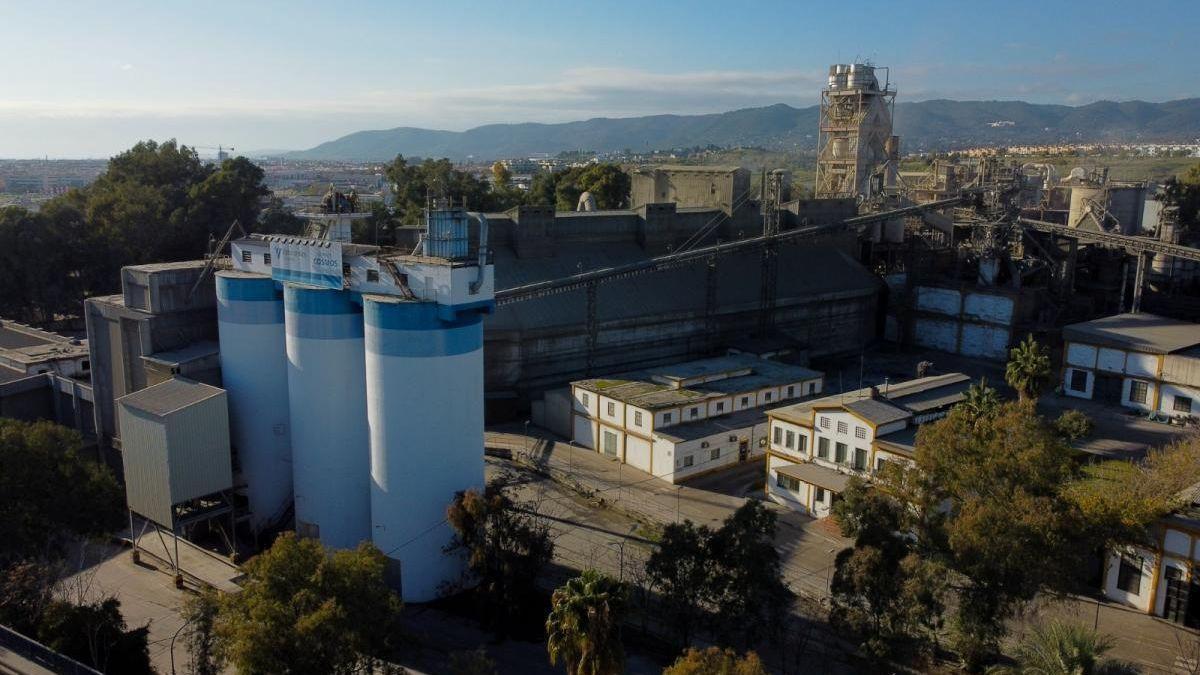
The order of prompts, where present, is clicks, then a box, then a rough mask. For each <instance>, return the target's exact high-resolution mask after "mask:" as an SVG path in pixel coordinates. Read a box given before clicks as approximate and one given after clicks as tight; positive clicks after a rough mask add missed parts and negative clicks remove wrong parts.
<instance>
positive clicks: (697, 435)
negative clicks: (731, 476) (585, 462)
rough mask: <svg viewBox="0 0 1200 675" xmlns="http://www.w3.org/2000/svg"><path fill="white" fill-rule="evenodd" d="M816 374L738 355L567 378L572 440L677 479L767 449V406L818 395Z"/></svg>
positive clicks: (819, 387)
mask: <svg viewBox="0 0 1200 675" xmlns="http://www.w3.org/2000/svg"><path fill="white" fill-rule="evenodd" d="M823 384H824V378H823V376H822V374H821V373H819V372H817V371H814V370H810V369H808V368H804V367H801V366H794V365H789V364H785V363H780V362H778V361H771V360H768V359H761V358H758V357H755V356H750V355H745V354H738V355H731V356H723V357H718V358H712V359H704V360H700V361H690V362H687V363H681V364H677V365H672V366H662V367H658V368H650V369H647V370H642V371H637V372H633V373H626V374H623V375H618V376H614V377H609V378H593V379H588V380H579V381H576V382H572V383H571V407H572V412H571V424H572V426H571V430H572V439H573V440H574V441H575V442H576V443H578V444H579V445H582V446H583V447H586V448H591V449H593V450H596V451H597V452H601V453H603V454H605V455H608V456H609V457H613V458H615V459H619V460H620V461H622V462H624V463H626V464H629V465H630V466H633V467H634V468H637V469H639V470H641V471H645V472H646V473H649V474H651V475H654V476H657V477H659V478H662V479H664V480H666V481H668V482H671V483H675V482H678V481H680V480H682V479H684V478H690V477H693V476H697V475H700V474H703V473H708V472H710V471H714V470H717V469H722V468H726V467H729V466H732V465H734V464H737V463H738V462H744V461H747V460H749V459H753V458H756V457H761V456H762V455H763V453H764V452H765V449H766V413H765V410H766V407H767V406H771V405H775V404H777V403H779V402H780V401H787V400H796V399H801V398H805V397H813V396H816V395H819V394H820V393H821V390H822V388H823Z"/></svg>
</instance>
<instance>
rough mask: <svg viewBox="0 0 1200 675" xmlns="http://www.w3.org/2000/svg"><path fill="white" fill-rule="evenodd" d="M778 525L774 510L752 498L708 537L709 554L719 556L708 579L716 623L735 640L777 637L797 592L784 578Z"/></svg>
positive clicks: (727, 637)
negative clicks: (777, 530)
mask: <svg viewBox="0 0 1200 675" xmlns="http://www.w3.org/2000/svg"><path fill="white" fill-rule="evenodd" d="M775 527H776V515H775V512H774V511H771V510H769V509H767V507H766V506H764V505H763V503H762V502H760V501H757V500H753V499H752V500H748V501H746V503H745V504H743V505H742V506H740V507H739V508H738V510H737V511H734V512H733V513H732V514H731V515H730V516H729V517H728V518H726V519H725V521H724V522H723V523H722V524H721V527H720V528H718V529H717V530H716V531H715V532H713V534H712V537H711V538H710V539H709V542H708V557H709V559H710V560H713V561H720V564H718V565H715V566H713V568H712V576H711V579H710V581H709V586H710V589H711V591H710V592H711V594H712V599H713V607H714V610H715V616H716V617H718V620H717V621H716V622H715V626H714V627H715V628H716V629H717V633H718V634H720V635H722V636H723V637H725V638H726V640H728V641H729V642H730V643H732V644H740V645H747V646H748V645H749V644H750V643H751V642H752V641H754V640H755V639H757V638H760V637H762V636H770V637H772V638H777V637H778V633H777V630H776V629H777V628H778V627H779V626H780V625H782V623H783V621H782V618H783V617H784V616H785V615H786V614H787V611H788V608H789V607H790V606H791V602H792V592H791V591H790V590H788V587H787V585H786V584H784V583H783V577H782V571H781V569H780V560H779V552H778V551H777V550H776V549H775Z"/></svg>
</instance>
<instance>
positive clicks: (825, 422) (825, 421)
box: [821, 417, 829, 429]
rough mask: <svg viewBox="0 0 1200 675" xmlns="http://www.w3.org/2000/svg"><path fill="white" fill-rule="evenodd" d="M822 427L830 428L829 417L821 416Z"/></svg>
mask: <svg viewBox="0 0 1200 675" xmlns="http://www.w3.org/2000/svg"><path fill="white" fill-rule="evenodd" d="M821 428H822V429H828V428H829V418H828V417H822V418H821Z"/></svg>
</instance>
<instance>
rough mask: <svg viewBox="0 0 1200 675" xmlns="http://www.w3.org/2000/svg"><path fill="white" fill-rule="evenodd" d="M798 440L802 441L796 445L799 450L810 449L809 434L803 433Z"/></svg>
mask: <svg viewBox="0 0 1200 675" xmlns="http://www.w3.org/2000/svg"><path fill="white" fill-rule="evenodd" d="M798 440H799V441H800V444H799V445H797V446H796V450H797V451H798V452H804V451H805V450H808V436H805V435H803V434H801V435H800V438H799V439H798Z"/></svg>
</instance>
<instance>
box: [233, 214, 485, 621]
mask: <svg viewBox="0 0 1200 675" xmlns="http://www.w3.org/2000/svg"><path fill="white" fill-rule="evenodd" d="M362 215H365V214H357V213H321V214H314V215H312V216H310V217H312V218H313V219H314V220H317V221H320V222H321V224H320V226H319V228H317V229H318V231H320V232H325V233H348V232H349V227H346V226H344V225H345V224H344V223H342V222H341V221H346V220H350V219H353V218H354V217H358V216H362ZM472 219H478V221H479V223H480V226H479V238H478V239H479V240H478V247H477V250H476V251H475V253H474V255H472V253H471V246H470V241H469V238H468V232H469V230H470V224H471V221H472ZM339 238H340V237H339ZM232 258H233V269H232V270H225V271H222V272H219V273H218V274H217V298H218V321H219V329H220V343H221V370H222V377H223V379H224V383H225V386H226V388H227V389H228V391H229V400H230V418H231V438H232V441H233V446H234V447H235V449H236V452H237V458H238V462H239V464H240V468H241V475H242V477H243V480H244V482H245V493H246V495H247V498H248V500H249V506H250V510H251V511H252V512H253V517H252V521H251V522H252V525H253V527H254V528H255V530H256V531H261V530H264V529H268V528H271V527H274V526H276V525H277V524H278V523H280V522H286V521H287V520H288V519H289V516H291V515H293V513H294V519H295V526H296V530H297V532H298V533H299V534H300V535H301V536H308V537H313V538H317V539H320V540H321V542H322V543H323V544H325V545H327V546H331V547H335V548H351V547H354V546H357V545H358V543H359V542H361V541H364V540H371V541H373V542H374V543H375V544H376V546H378V547H379V548H380V549H381V550H382V551H383V552H384V553H385V554H386V555H387V556H388V557H389V558H391V559H392V560H394V561H395V562H396V567H398V572H399V574H398V578H399V579H400V586H401V591H402V594H403V597H404V599H405V600H406V601H415V602H422V601H427V600H432V599H434V598H435V597H437V594H438V590H439V587H440V586H441V585H442V584H443V583H444V582H452V581H455V580H456V579H457V578H458V576H459V574H460V572H461V569H460V565H459V563H458V562H457V561H455V560H454V559H453V558H451V557H449V556H447V555H446V554H445V553H444V548H445V546H446V545H447V544H448V543H449V542H450V539H451V536H452V532H451V529H450V526H449V525H448V524H447V523H446V521H445V510H446V507H447V505H448V504H449V503H450V501H451V500H452V499H453V497H454V494H455V493H456V492H458V491H461V490H465V489H467V488H471V487H482V484H483V398H484V397H483V320H482V319H483V315H484V314H486V313H489V312H491V311H492V308H493V274H492V265H491V264H490V262H489V261H488V254H487V225H486V219H485V218H483V216H481V215H475V214H468V213H466V212H465V211H463V210H461V209H446V210H440V211H434V212H431V213H430V216H429V219H428V227H427V232H426V234H425V238H424V241H423V243H422V246H421V247H420V249H419V250H418V252H417V253H414V254H412V255H404V254H395V253H391V252H384V251H382V250H381V249H379V248H378V247H374V246H364V245H356V244H351V243H349V242H348V241H339V240H335V239H333V238H330V236H329V235H328V234H327V235H326V238H296V237H279V236H262V235H252V236H250V237H247V238H244V239H241V240H237V241H234V242H233V243H232ZM293 509H294V510H293ZM393 571H396V570H393Z"/></svg>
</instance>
